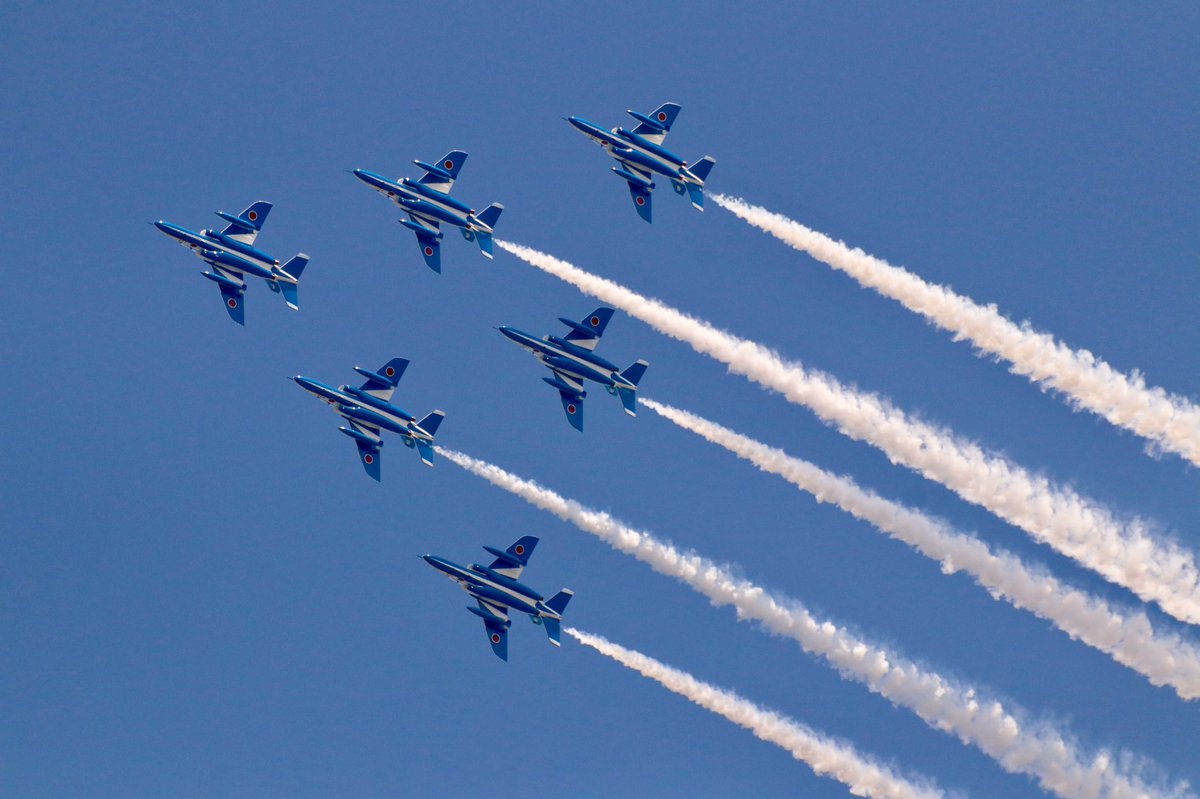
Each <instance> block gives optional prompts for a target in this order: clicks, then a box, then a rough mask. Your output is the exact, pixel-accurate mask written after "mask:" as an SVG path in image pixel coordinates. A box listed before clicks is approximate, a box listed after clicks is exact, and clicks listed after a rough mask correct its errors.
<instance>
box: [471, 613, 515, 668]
mask: <svg viewBox="0 0 1200 799" xmlns="http://www.w3.org/2000/svg"><path fill="white" fill-rule="evenodd" d="M475 601H476V602H478V603H479V609H480V610H482V611H483V612H484V613H487V614H489V617H485V618H484V620H483V626H484V631H485V632H486V633H487V637H488V643H489V644H491V645H492V651H493V652H495V653H496V657H498V658H500V659H501V660H504V661H507V660H508V628H509V625H510V624H511V622H510V621H509V620H508V608H506V607H504V606H503V605H493V604H491V603H490V602H484V601H483V600H482V599H477V600H475Z"/></svg>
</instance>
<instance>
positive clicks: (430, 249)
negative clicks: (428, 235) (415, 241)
mask: <svg viewBox="0 0 1200 799" xmlns="http://www.w3.org/2000/svg"><path fill="white" fill-rule="evenodd" d="M425 254H426V255H433V248H432V247H426V248H425Z"/></svg>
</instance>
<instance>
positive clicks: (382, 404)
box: [342, 386, 416, 422]
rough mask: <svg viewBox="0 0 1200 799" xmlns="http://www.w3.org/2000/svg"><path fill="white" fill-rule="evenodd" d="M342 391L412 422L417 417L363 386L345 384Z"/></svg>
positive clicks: (365, 403) (364, 403) (361, 401)
mask: <svg viewBox="0 0 1200 799" xmlns="http://www.w3.org/2000/svg"><path fill="white" fill-rule="evenodd" d="M342 391H343V392H344V393H346V394H348V395H349V396H351V397H354V399H355V400H357V401H358V402H360V403H361V404H363V405H370V406H371V407H372V408H375V409H376V410H380V411H383V412H384V413H390V414H392V415H393V416H399V417H400V418H401V419H404V420H405V421H407V422H411V421H413V420H414V419H415V418H416V417H414V416H413V415H412V414H410V413H408V412H407V411H405V410H404V409H403V408H399V407H397V406H395V405H393V404H392V403H390V402H388V401H387V400H381V399H380V398H379V397H376V396H373V395H372V394H369V393H367V392H366V391H363V390H362V389H361V388H354V387H353V386H343V387H342Z"/></svg>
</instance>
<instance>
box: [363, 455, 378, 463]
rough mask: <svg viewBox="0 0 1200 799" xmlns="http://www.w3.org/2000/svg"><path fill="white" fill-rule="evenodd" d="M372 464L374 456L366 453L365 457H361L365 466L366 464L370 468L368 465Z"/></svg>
mask: <svg viewBox="0 0 1200 799" xmlns="http://www.w3.org/2000/svg"><path fill="white" fill-rule="evenodd" d="M374 462H375V456H374V455H371V454H370V453H368V454H366V455H363V463H365V464H367V465H368V466H370V465H371V464H372V463H374Z"/></svg>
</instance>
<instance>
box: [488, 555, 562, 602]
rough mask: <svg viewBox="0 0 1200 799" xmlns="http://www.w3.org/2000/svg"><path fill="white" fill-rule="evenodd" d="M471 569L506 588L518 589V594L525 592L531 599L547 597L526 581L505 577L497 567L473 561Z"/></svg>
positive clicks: (537, 599) (538, 599)
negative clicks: (493, 567)
mask: <svg viewBox="0 0 1200 799" xmlns="http://www.w3.org/2000/svg"><path fill="white" fill-rule="evenodd" d="M471 570H472V571H475V572H479V573H480V574H482V575H484V576H485V577H487V578H488V579H489V580H491V581H492V582H494V583H496V584H498V585H502V586H504V587H505V588H511V589H512V590H514V591H516V592H517V593H518V594H524V595H525V596H527V597H529V598H530V599H533V600H535V601H538V602H540V601H541V600H543V599H545V597H544V596H542V595H541V594H539V593H538V592H537V591H534V590H533V589H532V588H530V587H529V586H527V585H525V584H524V583H520V582H517V581H516V580H514V579H513V578H511V577H505V576H504V575H503V574H500V573H499V572H497V571H496V570H495V569H491V568H489V567H487V566H482V565H480V564H478V563H472V564H471Z"/></svg>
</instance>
